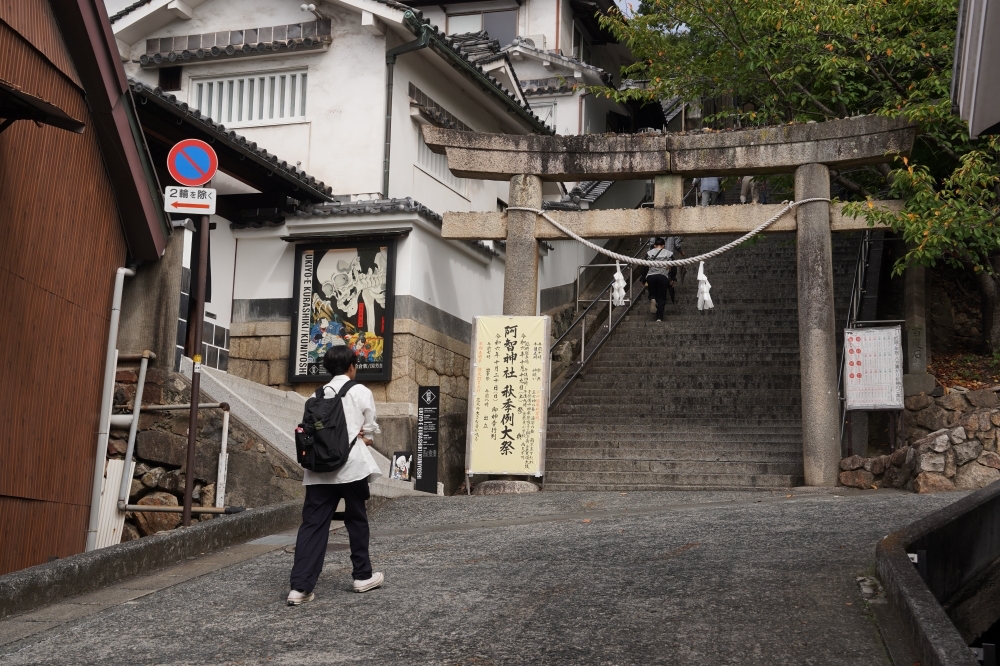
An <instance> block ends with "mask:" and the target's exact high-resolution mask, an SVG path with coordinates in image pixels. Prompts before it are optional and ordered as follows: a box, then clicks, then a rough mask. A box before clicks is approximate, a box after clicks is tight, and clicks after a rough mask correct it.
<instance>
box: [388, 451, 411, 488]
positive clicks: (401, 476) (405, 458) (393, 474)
mask: <svg viewBox="0 0 1000 666" xmlns="http://www.w3.org/2000/svg"><path fill="white" fill-rule="evenodd" d="M412 462H413V454H412V453H410V452H409V451H396V452H395V453H393V454H392V465H391V466H390V467H389V478H390V479H397V480H398V481H409V480H410V464H411V463H412Z"/></svg>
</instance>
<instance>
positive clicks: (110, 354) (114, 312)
mask: <svg viewBox="0 0 1000 666" xmlns="http://www.w3.org/2000/svg"><path fill="white" fill-rule="evenodd" d="M133 275H135V271H134V270H132V269H131V268H119V269H118V272H117V273H115V292H114V297H113V298H112V301H111V322H110V325H109V326H108V351H107V354H106V355H105V357H104V358H105V361H104V393H103V395H102V396H101V412H100V425H99V426H98V429H97V453H96V455H95V456H94V484H93V487H92V489H91V493H90V523H89V525H88V526H87V550H88V551H90V550H94V547H95V546H96V544H97V528H98V527H99V521H100V513H101V486H102V485H103V483H104V462H105V460H107V457H108V436H109V435H110V433H111V405H112V401H113V400H114V396H115V366H117V365H118V319H119V318H120V316H121V311H122V291H123V290H124V288H125V278H126V277H132V276H133Z"/></svg>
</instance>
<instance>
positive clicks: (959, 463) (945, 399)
mask: <svg viewBox="0 0 1000 666" xmlns="http://www.w3.org/2000/svg"><path fill="white" fill-rule="evenodd" d="M906 406H907V410H906V412H905V414H904V419H905V421H906V422H908V423H912V424H913V427H908V429H907V431H906V441H907V442H908V445H907V446H903V447H900V448H899V449H897V450H896V451H894V452H893V453H892V454H891V455H882V456H874V457H870V458H862V457H861V456H851V457H849V458H844V459H843V460H842V461H841V462H840V469H841V470H842V471H841V473H840V483H841V485H845V486H850V487H854V488H873V487H874V488H904V489H906V490H912V491H914V492H918V493H931V492H941V491H948V490H975V489H978V488H984V487H986V486H988V485H990V484H991V483H993V482H994V481H1000V451H998V439H1000V437H998V434H1000V400H998V398H997V394H996V393H995V392H993V391H992V390H985V389H984V390H981V391H973V392H969V393H965V394H963V393H958V392H951V393H948V394H947V395H944V396H941V397H939V398H932V397H930V396H927V395H924V394H920V395H916V396H910V397H909V398H907V399H906ZM932 428H933V430H931V429H932Z"/></svg>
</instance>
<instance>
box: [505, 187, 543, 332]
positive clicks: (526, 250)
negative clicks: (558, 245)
mask: <svg viewBox="0 0 1000 666" xmlns="http://www.w3.org/2000/svg"><path fill="white" fill-rule="evenodd" d="M510 205H511V206H525V207H528V208H539V209H540V208H541V207H542V179H541V178H539V177H538V176H530V175H520V176H514V177H513V178H511V179H510ZM537 218H538V216H537V215H535V214H534V213H529V212H527V211H510V212H508V213H507V265H506V267H505V268H504V276H503V313H504V314H505V315H515V316H521V317H525V316H527V317H534V316H535V315H536V314H538V240H537V239H536V238H535V220H536V219H537Z"/></svg>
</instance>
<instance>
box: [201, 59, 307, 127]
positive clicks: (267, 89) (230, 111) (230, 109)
mask: <svg viewBox="0 0 1000 666" xmlns="http://www.w3.org/2000/svg"><path fill="white" fill-rule="evenodd" d="M306 83H307V78H306V72H305V71H297V72H273V73H271V72H266V73H260V74H251V75H249V76H237V77H228V76H227V77H213V78H210V79H194V80H192V81H191V101H190V104H191V106H193V107H194V108H196V109H198V110H199V111H201V113H202V114H204V115H206V116H208V117H209V118H211V119H212V120H213V121H214V122H217V123H222V124H224V125H269V124H273V123H280V122H287V121H295V120H302V119H303V118H305V115H306Z"/></svg>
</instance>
